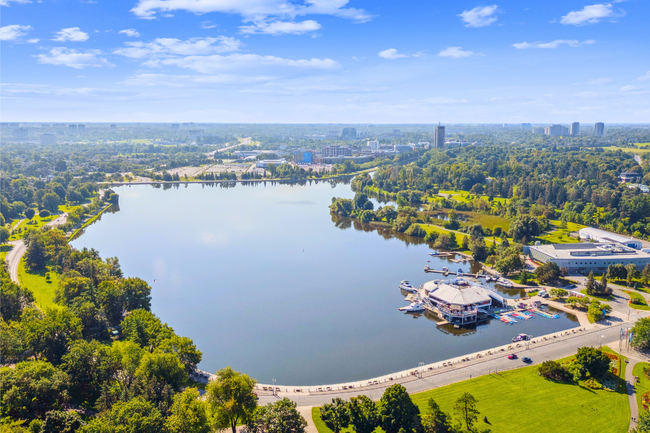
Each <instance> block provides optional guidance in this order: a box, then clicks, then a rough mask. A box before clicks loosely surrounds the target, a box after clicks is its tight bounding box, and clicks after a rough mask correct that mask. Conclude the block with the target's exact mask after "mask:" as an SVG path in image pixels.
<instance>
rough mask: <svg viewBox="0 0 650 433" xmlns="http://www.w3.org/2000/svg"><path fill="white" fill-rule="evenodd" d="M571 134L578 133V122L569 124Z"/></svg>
mask: <svg viewBox="0 0 650 433" xmlns="http://www.w3.org/2000/svg"><path fill="white" fill-rule="evenodd" d="M571 135H580V122H573V123H572V124H571Z"/></svg>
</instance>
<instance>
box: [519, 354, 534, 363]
mask: <svg viewBox="0 0 650 433" xmlns="http://www.w3.org/2000/svg"><path fill="white" fill-rule="evenodd" d="M521 361H522V362H525V363H526V364H530V363H531V362H533V360H532V359H530V358H529V357H527V356H524V357H523V358H521Z"/></svg>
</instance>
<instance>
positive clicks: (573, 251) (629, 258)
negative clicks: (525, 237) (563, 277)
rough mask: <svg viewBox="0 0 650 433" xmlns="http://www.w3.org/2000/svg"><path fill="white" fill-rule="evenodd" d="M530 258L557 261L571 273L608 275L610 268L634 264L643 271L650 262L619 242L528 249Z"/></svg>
mask: <svg viewBox="0 0 650 433" xmlns="http://www.w3.org/2000/svg"><path fill="white" fill-rule="evenodd" d="M527 248H528V249H529V252H530V256H531V257H532V258H533V259H535V260H537V261H539V262H542V263H548V262H553V263H555V264H556V265H558V267H559V268H560V269H562V268H564V269H566V271H567V272H569V273H576V272H577V273H582V274H586V273H587V272H589V271H594V272H598V273H601V272H605V271H606V270H607V268H608V267H609V266H610V265H618V264H620V265H623V266H626V265H629V264H633V265H635V266H636V267H637V268H638V269H643V268H644V267H645V266H646V265H647V264H648V263H650V254H648V253H647V252H645V251H639V250H636V249H634V248H630V247H628V246H625V245H623V244H620V243H617V242H608V243H591V242H586V243H580V244H552V245H535V246H531V247H527Z"/></svg>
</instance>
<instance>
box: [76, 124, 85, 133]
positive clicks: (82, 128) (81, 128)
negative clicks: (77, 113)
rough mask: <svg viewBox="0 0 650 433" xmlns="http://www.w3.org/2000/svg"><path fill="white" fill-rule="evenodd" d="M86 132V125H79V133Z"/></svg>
mask: <svg viewBox="0 0 650 433" xmlns="http://www.w3.org/2000/svg"><path fill="white" fill-rule="evenodd" d="M85 130H86V125H77V131H79V132H83V131H85Z"/></svg>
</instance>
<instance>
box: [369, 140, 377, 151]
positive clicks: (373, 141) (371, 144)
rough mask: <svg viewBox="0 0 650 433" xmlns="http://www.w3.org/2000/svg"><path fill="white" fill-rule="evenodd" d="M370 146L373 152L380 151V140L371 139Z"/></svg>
mask: <svg viewBox="0 0 650 433" xmlns="http://www.w3.org/2000/svg"><path fill="white" fill-rule="evenodd" d="M368 147H369V148H370V151H371V152H379V140H369V141H368Z"/></svg>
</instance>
